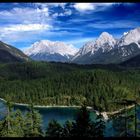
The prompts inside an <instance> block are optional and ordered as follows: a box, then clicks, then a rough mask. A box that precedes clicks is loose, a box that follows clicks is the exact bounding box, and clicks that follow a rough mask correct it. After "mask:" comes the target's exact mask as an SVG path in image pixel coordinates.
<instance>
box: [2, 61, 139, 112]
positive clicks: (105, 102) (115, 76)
mask: <svg viewBox="0 0 140 140" xmlns="http://www.w3.org/2000/svg"><path fill="white" fill-rule="evenodd" d="M139 96H140V70H139V69H131V70H129V69H125V68H123V67H119V66H117V65H85V66H82V65H76V64H65V63H47V62H26V63H11V64H1V65H0V97H1V98H4V99H7V98H8V99H9V98H10V100H11V101H14V102H19V103H30V102H31V101H32V102H33V103H34V104H36V105H69V106H70V105H82V103H83V102H86V103H87V105H88V106H93V107H94V108H95V109H98V110H99V109H101V110H104V111H111V110H116V109H118V108H119V107H120V106H119V105H117V104H115V103H114V102H116V101H117V100H121V99H124V98H125V99H135V98H137V97H139Z"/></svg>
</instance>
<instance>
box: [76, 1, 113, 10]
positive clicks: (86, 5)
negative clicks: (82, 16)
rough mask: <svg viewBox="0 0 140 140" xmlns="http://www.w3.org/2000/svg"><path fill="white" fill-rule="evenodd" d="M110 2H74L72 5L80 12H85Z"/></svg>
mask: <svg viewBox="0 0 140 140" xmlns="http://www.w3.org/2000/svg"><path fill="white" fill-rule="evenodd" d="M112 4H113V3H76V4H74V6H73V7H74V8H75V9H76V10H78V11H80V12H85V11H89V10H95V9H97V7H106V6H110V5H112Z"/></svg>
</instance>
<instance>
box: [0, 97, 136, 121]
mask: <svg viewBox="0 0 140 140" xmlns="http://www.w3.org/2000/svg"><path fill="white" fill-rule="evenodd" d="M0 100H1V101H3V102H6V100H4V99H2V98H0ZM13 104H14V105H17V106H24V107H28V106H29V104H23V103H13ZM53 107H54V108H56V107H58V108H59V107H60V108H80V107H81V106H63V105H54V106H41V105H34V108H53ZM133 107H134V105H130V106H127V107H126V109H131V108H133ZM87 109H89V110H91V111H94V112H95V113H96V115H99V114H101V115H102V116H103V118H104V120H106V121H107V120H108V119H109V116H112V115H116V114H118V113H120V112H122V111H123V110H124V109H125V108H121V109H119V110H116V111H112V112H99V111H98V110H94V109H93V107H91V106H87Z"/></svg>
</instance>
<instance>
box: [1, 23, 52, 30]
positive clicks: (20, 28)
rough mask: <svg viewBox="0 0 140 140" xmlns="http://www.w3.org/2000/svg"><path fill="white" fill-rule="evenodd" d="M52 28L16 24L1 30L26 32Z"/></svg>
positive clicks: (42, 25)
mask: <svg viewBox="0 0 140 140" xmlns="http://www.w3.org/2000/svg"><path fill="white" fill-rule="evenodd" d="M51 28H52V26H50V25H48V24H16V25H9V26H7V27H4V28H2V29H1V31H3V32H24V31H37V30H49V29H51Z"/></svg>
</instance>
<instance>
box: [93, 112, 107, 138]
mask: <svg viewBox="0 0 140 140" xmlns="http://www.w3.org/2000/svg"><path fill="white" fill-rule="evenodd" d="M104 129H105V122H104V119H103V116H102V115H101V113H100V114H99V115H97V117H96V120H95V137H103V136H104Z"/></svg>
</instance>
